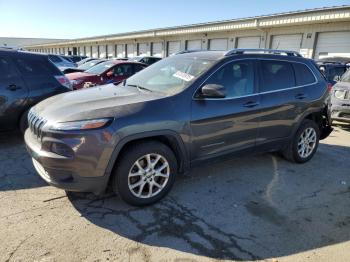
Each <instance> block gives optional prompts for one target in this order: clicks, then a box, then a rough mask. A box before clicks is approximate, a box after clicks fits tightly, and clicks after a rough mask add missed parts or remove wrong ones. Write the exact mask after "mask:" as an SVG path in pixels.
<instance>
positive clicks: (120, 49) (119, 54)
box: [117, 45, 125, 58]
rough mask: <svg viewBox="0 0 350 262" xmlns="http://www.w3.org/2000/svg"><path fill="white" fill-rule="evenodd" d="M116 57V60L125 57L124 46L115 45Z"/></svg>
mask: <svg viewBox="0 0 350 262" xmlns="http://www.w3.org/2000/svg"><path fill="white" fill-rule="evenodd" d="M117 57H118V58H123V57H125V49H124V45H117Z"/></svg>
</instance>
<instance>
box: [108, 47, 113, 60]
mask: <svg viewBox="0 0 350 262" xmlns="http://www.w3.org/2000/svg"><path fill="white" fill-rule="evenodd" d="M107 56H108V58H112V57H114V45H108V46H107Z"/></svg>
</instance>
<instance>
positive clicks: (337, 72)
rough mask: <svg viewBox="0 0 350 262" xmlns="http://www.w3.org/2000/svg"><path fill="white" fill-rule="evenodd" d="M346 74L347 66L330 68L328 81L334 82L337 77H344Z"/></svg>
mask: <svg viewBox="0 0 350 262" xmlns="http://www.w3.org/2000/svg"><path fill="white" fill-rule="evenodd" d="M345 72H346V66H335V67H331V68H329V73H328V80H333V79H334V78H335V77H336V76H342V75H343V74H344V73H345Z"/></svg>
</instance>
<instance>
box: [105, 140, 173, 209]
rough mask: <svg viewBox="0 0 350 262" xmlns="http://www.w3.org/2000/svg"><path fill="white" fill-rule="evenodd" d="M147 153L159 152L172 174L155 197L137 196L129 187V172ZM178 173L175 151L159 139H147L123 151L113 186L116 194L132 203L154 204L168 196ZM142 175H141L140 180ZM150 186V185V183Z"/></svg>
mask: <svg viewBox="0 0 350 262" xmlns="http://www.w3.org/2000/svg"><path fill="white" fill-rule="evenodd" d="M147 154H159V155H161V156H162V157H164V159H166V161H167V162H168V164H169V170H170V175H169V178H168V180H167V183H166V184H165V186H164V188H162V189H161V190H160V191H159V193H158V194H157V195H155V196H153V197H148V198H141V197H137V196H135V195H134V194H133V193H132V191H131V189H130V188H129V183H128V182H129V172H130V170H131V168H132V167H133V165H134V163H135V162H136V161H137V160H138V159H140V158H142V157H143V156H145V155H147ZM176 173H177V160H176V157H175V155H174V153H173V151H172V150H171V149H170V148H169V147H168V146H166V145H164V144H162V143H160V142H157V141H147V142H142V143H140V144H136V145H132V146H130V147H129V148H127V149H126V150H125V151H123V152H122V155H121V157H120V158H119V159H118V161H117V163H116V168H115V170H114V171H113V174H112V175H113V178H112V187H113V191H114V192H115V193H116V194H119V195H120V197H121V198H122V199H123V200H124V201H125V202H127V203H128V204H130V205H134V206H146V205H150V204H153V203H155V202H157V201H159V200H160V199H162V198H163V197H164V196H166V195H167V194H168V193H169V191H170V189H171V188H172V186H173V184H174V182H175V177H176ZM141 179H142V177H140V180H141ZM148 186H149V185H148Z"/></svg>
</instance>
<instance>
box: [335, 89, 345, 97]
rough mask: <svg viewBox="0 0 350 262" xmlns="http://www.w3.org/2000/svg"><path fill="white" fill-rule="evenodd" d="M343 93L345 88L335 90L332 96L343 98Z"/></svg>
mask: <svg viewBox="0 0 350 262" xmlns="http://www.w3.org/2000/svg"><path fill="white" fill-rule="evenodd" d="M345 94H346V91H345V90H335V92H334V96H335V97H336V98H338V99H345Z"/></svg>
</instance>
